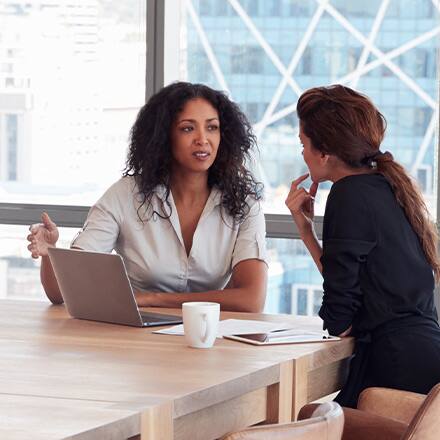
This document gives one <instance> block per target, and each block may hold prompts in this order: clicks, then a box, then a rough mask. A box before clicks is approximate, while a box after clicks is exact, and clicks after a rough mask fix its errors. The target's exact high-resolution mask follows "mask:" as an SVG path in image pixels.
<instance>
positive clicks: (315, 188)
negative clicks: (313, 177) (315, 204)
mask: <svg viewBox="0 0 440 440" xmlns="http://www.w3.org/2000/svg"><path fill="white" fill-rule="evenodd" d="M318 186H319V183H318V182H313V183H312V185H311V186H310V189H309V194H310V195H311V196H312V197H315V196H316V193H317V191H318Z"/></svg>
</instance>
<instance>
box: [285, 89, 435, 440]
mask: <svg viewBox="0 0 440 440" xmlns="http://www.w3.org/2000/svg"><path fill="white" fill-rule="evenodd" d="M297 111H298V117H299V120H300V132H299V137H300V140H301V143H302V146H303V156H304V161H305V162H306V164H307V166H308V168H309V172H310V176H311V179H312V185H311V187H310V189H308V190H307V189H305V188H303V187H301V186H300V184H301V182H302V181H304V180H305V179H306V178H307V176H308V174H306V175H304V176H301V177H299V178H298V179H296V180H295V181H294V182H293V183H292V187H291V191H290V194H289V196H288V198H287V200H286V204H287V206H288V208H289V209H290V211H291V213H292V216H293V219H294V221H295V223H296V225H297V227H298V230H299V233H300V235H301V238H302V240H303V242H304V243H305V245H306V246H307V248H308V250H309V251H310V254H311V255H312V257H313V259H314V261H315V263H316V265H317V266H318V269H319V270H320V271H321V273H322V276H323V279H324V284H323V288H324V296H323V301H322V306H321V309H320V311H319V316H320V317H321V318H322V319H323V321H324V327H325V328H327V329H328V331H329V332H330V333H331V334H333V335H340V336H345V335H351V336H354V337H355V341H356V346H355V355H354V358H353V359H352V362H351V365H350V372H349V376H348V380H347V382H346V384H345V386H344V387H343V388H342V391H341V393H340V394H339V395H338V396H337V398H336V401H337V402H339V403H340V404H342V405H344V406H348V407H356V404H357V399H358V396H359V394H360V392H361V391H362V390H363V389H364V388H367V387H371V386H378V387H389V388H397V389H402V390H407V391H413V392H417V393H423V394H427V393H428V392H429V390H430V389H431V387H433V386H434V385H435V384H436V383H438V382H440V328H439V325H438V322H437V312H436V309H435V305H434V283H435V279H437V280H438V279H439V276H440V261H439V257H438V254H437V243H438V241H437V231H436V227H435V225H434V223H433V222H432V221H431V220H430V218H429V215H428V210H427V208H426V206H425V203H424V201H423V198H422V195H421V194H420V191H419V190H418V188H417V187H416V185H415V184H414V182H413V180H412V179H411V177H410V176H409V175H408V174H407V172H406V171H405V169H404V168H403V167H402V166H401V165H400V164H399V163H397V162H396V161H395V160H394V158H393V155H392V154H391V153H390V152H388V151H385V152H382V151H380V144H381V143H382V140H383V137H384V134H385V127H386V123H385V119H384V117H383V116H382V114H381V113H380V112H379V111H378V109H377V108H376V107H375V106H374V105H373V103H372V102H371V101H370V100H369V99H368V98H367V97H366V96H364V95H361V94H360V93H358V92H356V91H354V90H352V89H350V88H348V87H344V86H342V85H335V86H331V87H316V88H313V89H310V90H307V91H306V92H304V93H303V95H302V96H301V97H300V99H299V101H298V104H297ZM324 181H331V182H333V185H332V187H331V190H330V193H329V196H328V199H327V204H326V208H325V214H324V225H323V234H322V244H323V246H322V247H321V245H320V243H319V241H318V240H317V238H316V234H315V232H314V229H313V201H314V197H315V195H316V191H317V189H318V185H319V183H320V182H324ZM373 437H374V436H373Z"/></svg>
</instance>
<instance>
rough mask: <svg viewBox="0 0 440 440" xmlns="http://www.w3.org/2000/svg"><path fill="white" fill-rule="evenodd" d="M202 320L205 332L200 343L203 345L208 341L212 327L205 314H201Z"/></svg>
mask: <svg viewBox="0 0 440 440" xmlns="http://www.w3.org/2000/svg"><path fill="white" fill-rule="evenodd" d="M202 320H203V322H204V323H205V331H204V334H202V338H201V339H202V343H203V344H204V343H205V342H206V341H207V340H208V337H209V336H210V335H211V333H212V325H211V322H210V320H209V319H208V314H207V313H202Z"/></svg>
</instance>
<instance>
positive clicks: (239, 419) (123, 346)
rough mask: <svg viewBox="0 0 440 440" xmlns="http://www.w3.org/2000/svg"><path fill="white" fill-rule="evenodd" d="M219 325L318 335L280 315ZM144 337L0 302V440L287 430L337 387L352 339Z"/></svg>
mask: <svg viewBox="0 0 440 440" xmlns="http://www.w3.org/2000/svg"><path fill="white" fill-rule="evenodd" d="M155 311H158V310H157V309H156V310H155ZM161 311H163V312H164V313H174V314H180V310H171V309H162V310H161ZM225 318H244V319H260V320H275V321H283V322H284V321H290V322H293V323H295V324H296V325H298V326H299V327H301V328H304V329H314V330H318V329H320V327H321V322H320V320H319V319H317V318H305V317H292V316H288V315H263V314H243V313H222V319H225ZM152 330H153V329H152V328H149V329H146V328H134V327H126V326H120V325H113V324H105V323H99V322H93V321H82V320H76V319H72V318H70V317H69V316H68V314H67V312H66V310H65V308H64V306H50V305H49V304H48V303H44V302H32V301H13V300H0V393H1V394H2V397H1V399H2V402H3V403H2V408H3V406H5V410H4V411H2V412H1V413H0V414H2V415H1V417H0V438H8V439H9V438H11V439H14V440H15V439H18V438H36V439H39V438H45V439H60V438H70V437H72V438H73V437H74V438H75V439H90V440H91V439H98V438H99V439H102V438H106V439H107V438H110V439H113V438H115V439H116V438H117V439H121V438H129V437H131V436H135V435H139V436H140V438H142V440H144V439H145V440H146V439H157V440H160V439H172V438H174V439H195V440H197V439H204V440H206V439H210V438H211V439H214V438H218V437H220V436H221V435H223V434H225V433H227V432H230V431H231V430H236V429H241V428H243V427H245V426H249V425H252V424H255V423H260V422H264V421H266V422H277V421H289V420H290V419H291V418H292V417H295V416H296V414H297V411H298V410H299V408H300V407H301V406H302V405H303V404H305V403H307V402H309V401H310V400H314V399H316V398H318V397H322V396H323V395H326V394H329V393H331V392H333V391H335V390H337V389H338V388H339V386H340V383H341V380H342V376H343V374H344V372H345V371H346V361H347V358H348V357H349V356H350V355H351V353H352V350H353V341H352V340H351V338H347V339H344V340H342V341H338V342H325V343H314V344H310V343H309V344H297V345H281V346H266V347H255V346H251V345H246V344H243V343H239V342H235V341H231V340H226V339H217V341H216V343H215V345H214V347H213V348H211V349H207V350H206V349H205V350H204V349H194V348H190V347H188V346H187V345H186V342H185V339H184V338H183V337H181V336H170V335H158V334H153V333H152ZM5 402H9V404H6V403H5ZM57 403H59V404H57ZM6 407H7V408H8V409H6ZM32 408H34V409H35V410H34V411H33V410H32ZM32 414H33V415H32ZM35 414H40V415H41V416H38V417H37V416H36V415H35ZM55 419H56V420H55ZM14 429H15V430H14ZM13 433H16V435H15V434H14V435H13ZM37 434H38V435H39V436H38V435H37Z"/></svg>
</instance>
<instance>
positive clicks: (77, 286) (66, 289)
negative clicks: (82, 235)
mask: <svg viewBox="0 0 440 440" xmlns="http://www.w3.org/2000/svg"><path fill="white" fill-rule="evenodd" d="M49 258H50V261H51V263H52V267H53V269H54V272H55V276H56V278H57V280H58V285H59V287H60V291H61V295H62V296H63V299H64V302H65V304H66V308H67V311H68V312H69V314H70V315H71V316H72V317H73V318H79V319H90V320H92V321H104V322H111V323H113V324H124V325H132V326H136V327H150V326H154V325H167V324H181V323H182V318H181V317H180V316H172V315H165V314H162V313H150V312H141V311H139V309H138V306H137V304H136V300H135V298H134V294H133V290H132V288H131V285H130V281H129V280H128V276H127V271H126V270H125V265H124V261H123V260H122V257H121V256H120V255H116V254H103V253H99V252H89V251H82V250H77V249H60V248H51V249H49Z"/></svg>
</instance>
